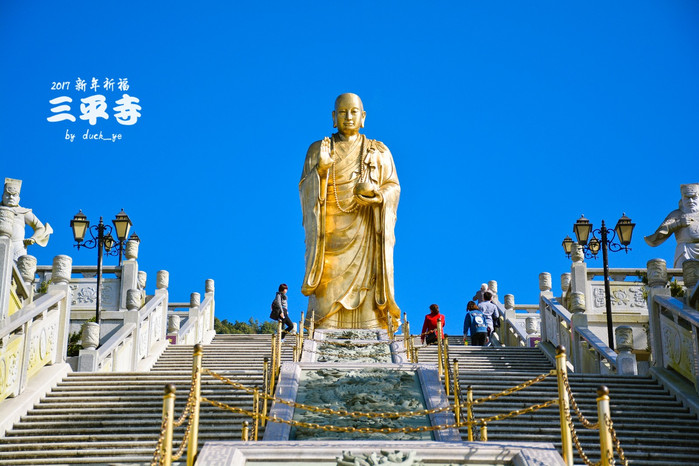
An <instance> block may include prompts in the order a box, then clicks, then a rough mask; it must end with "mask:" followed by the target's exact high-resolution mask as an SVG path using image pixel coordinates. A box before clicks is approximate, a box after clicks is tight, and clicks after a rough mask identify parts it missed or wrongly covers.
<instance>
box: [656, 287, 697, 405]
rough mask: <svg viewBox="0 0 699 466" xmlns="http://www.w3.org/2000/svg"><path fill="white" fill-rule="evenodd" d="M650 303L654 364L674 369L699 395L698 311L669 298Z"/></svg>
mask: <svg viewBox="0 0 699 466" xmlns="http://www.w3.org/2000/svg"><path fill="white" fill-rule="evenodd" d="M649 301H650V304H651V315H650V322H651V337H652V338H653V343H652V346H651V348H652V351H653V360H654V361H655V364H656V365H659V366H661V367H663V368H670V369H673V370H674V371H676V372H677V373H679V374H681V375H682V376H683V377H685V378H686V379H687V380H689V381H690V383H692V384H693V385H694V386H695V388H696V389H697V390H698V391H699V367H697V365H698V364H699V354H698V351H699V350H698V348H697V335H699V311H697V310H695V309H692V308H691V307H689V306H688V305H687V304H685V303H683V302H682V301H680V300H678V299H676V298H672V297H670V296H663V295H655V296H652V297H651V298H650V299H649Z"/></svg>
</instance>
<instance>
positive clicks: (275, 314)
mask: <svg viewBox="0 0 699 466" xmlns="http://www.w3.org/2000/svg"><path fill="white" fill-rule="evenodd" d="M271 308H272V309H271V312H270V313H269V318H270V319H272V320H279V319H280V318H281V317H282V305H281V303H280V302H279V300H277V296H275V297H274V301H272V306H271Z"/></svg>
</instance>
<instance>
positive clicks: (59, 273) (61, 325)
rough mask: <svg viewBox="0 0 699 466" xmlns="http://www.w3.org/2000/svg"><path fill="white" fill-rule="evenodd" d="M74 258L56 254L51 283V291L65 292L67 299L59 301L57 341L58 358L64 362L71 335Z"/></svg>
mask: <svg viewBox="0 0 699 466" xmlns="http://www.w3.org/2000/svg"><path fill="white" fill-rule="evenodd" d="M72 268H73V259H71V258H70V256H56V257H54V258H53V267H52V269H51V283H50V284H49V289H48V292H49V293H55V292H63V293H65V296H66V297H65V299H64V300H63V301H62V302H61V303H59V305H58V306H59V309H60V313H59V318H58V341H57V342H56V360H55V361H54V362H64V361H65V358H66V352H67V351H68V338H69V336H70V306H71V302H72V301H73V300H72V291H71V290H70V277H71V275H72Z"/></svg>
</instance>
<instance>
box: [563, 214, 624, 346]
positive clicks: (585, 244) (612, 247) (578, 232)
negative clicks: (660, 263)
mask: <svg viewBox="0 0 699 466" xmlns="http://www.w3.org/2000/svg"><path fill="white" fill-rule="evenodd" d="M635 226H636V224H635V223H632V222H631V219H630V218H628V217H627V216H626V214H622V216H621V218H620V219H619V221H618V222H617V224H616V226H615V227H614V229H613V230H610V229H607V227H606V225H605V224H604V220H602V226H601V227H600V228H597V229H593V228H592V223H590V221H589V220H588V219H586V218H585V216H584V215H581V216H580V218H579V219H578V221H577V222H575V225H573V232H574V233H575V237H576V238H577V240H578V244H579V245H580V246H582V248H583V251H584V254H585V257H586V258H588V259H590V258H597V254H599V251H600V249H602V264H603V267H604V300H605V307H606V311H607V338H608V339H609V348H610V349H612V350H614V323H613V321H612V296H611V291H610V286H609V258H608V252H609V251H611V252H618V251H621V250H622V249H623V250H624V251H625V252H626V253H628V252H629V250H630V249H631V248H629V244H631V235H632V234H633V228H634V227H635ZM590 234H592V238H590ZM598 235H599V237H598ZM617 238H618V240H619V242H618V243H615V242H614V240H615V239H617ZM574 244H575V242H574V241H573V240H572V239H571V238H570V236H566V238H565V239H564V240H563V250H564V251H565V253H566V255H567V256H568V257H570V254H571V253H572V252H573V245H574Z"/></svg>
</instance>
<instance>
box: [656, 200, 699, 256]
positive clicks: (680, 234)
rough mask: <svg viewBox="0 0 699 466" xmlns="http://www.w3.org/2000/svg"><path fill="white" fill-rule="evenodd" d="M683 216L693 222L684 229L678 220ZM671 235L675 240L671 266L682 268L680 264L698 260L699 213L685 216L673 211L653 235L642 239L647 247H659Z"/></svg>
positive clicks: (678, 210) (680, 212)
mask: <svg viewBox="0 0 699 466" xmlns="http://www.w3.org/2000/svg"><path fill="white" fill-rule="evenodd" d="M683 215H688V216H689V217H691V218H693V219H694V221H693V222H691V223H690V224H689V225H688V226H686V227H683V226H680V219H681V218H682V216H683ZM673 233H674V234H675V239H676V240H677V247H676V248H675V260H674V265H673V266H674V267H682V263H683V262H684V261H686V260H688V259H699V212H694V213H689V214H686V213H684V212H682V210H681V209H676V210H673V211H672V212H670V214H669V215H668V216H667V217H666V218H665V220H663V223H661V224H660V226H659V227H658V229H657V230H655V233H653V234H652V235H650V236H646V237H645V238H644V239H645V240H646V243H647V244H648V245H649V246H653V247H655V246H660V245H661V244H662V243H664V242H665V240H666V239H668V238H669V237H670V236H672V234H673Z"/></svg>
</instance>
